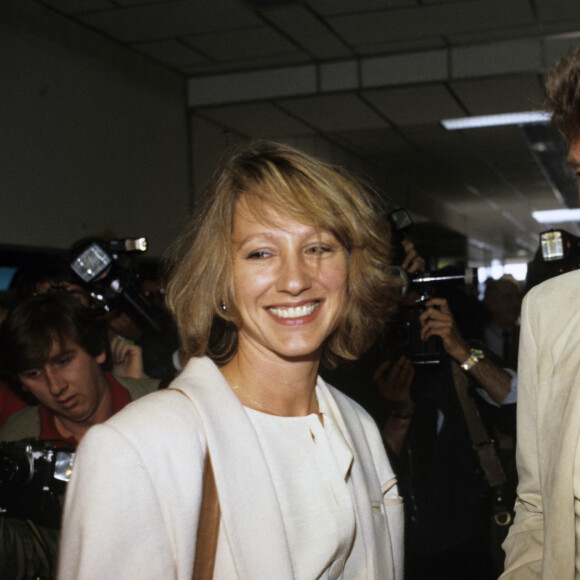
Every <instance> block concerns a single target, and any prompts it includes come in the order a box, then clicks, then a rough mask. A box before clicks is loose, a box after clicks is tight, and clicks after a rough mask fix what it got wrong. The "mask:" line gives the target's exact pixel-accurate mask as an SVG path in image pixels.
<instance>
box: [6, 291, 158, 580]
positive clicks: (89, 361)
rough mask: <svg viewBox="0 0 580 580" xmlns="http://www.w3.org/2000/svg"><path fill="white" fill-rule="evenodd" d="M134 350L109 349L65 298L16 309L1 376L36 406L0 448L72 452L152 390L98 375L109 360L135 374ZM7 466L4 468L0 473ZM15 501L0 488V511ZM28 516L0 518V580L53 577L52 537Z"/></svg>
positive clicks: (99, 325)
mask: <svg viewBox="0 0 580 580" xmlns="http://www.w3.org/2000/svg"><path fill="white" fill-rule="evenodd" d="M135 348H136V347H134V346H132V345H130V344H129V343H127V342H126V341H120V340H116V341H114V342H113V343H109V341H108V340H107V334H106V327H105V325H104V323H103V322H102V321H101V320H99V319H97V318H96V317H95V312H94V311H91V310H90V309H88V308H86V307H84V306H82V304H81V303H80V302H79V301H78V300H77V299H76V298H75V297H74V296H71V295H70V294H68V293H67V292H53V293H49V294H43V295H39V296H33V297H30V298H28V299H26V300H24V301H23V302H21V303H20V304H19V305H18V306H16V307H15V308H14V309H12V310H11V311H10V313H9V315H8V316H7V318H6V320H5V321H4V322H3V324H2V326H0V371H1V374H2V377H3V379H4V380H5V381H6V382H8V383H9V384H10V385H11V386H12V387H13V388H14V389H20V390H21V391H22V393H23V394H24V395H26V396H28V397H29V398H30V397H31V398H32V399H33V400H34V401H35V402H37V403H38V404H37V405H31V406H28V407H26V408H25V409H22V410H21V411H18V412H16V413H14V414H13V415H12V416H10V417H9V418H8V419H7V421H6V422H5V423H4V425H2V426H1V427H0V441H3V442H15V441H20V440H23V439H29V438H35V439H36V438H38V439H40V440H43V441H48V442H50V444H51V445H55V446H59V445H65V446H66V447H67V448H69V449H74V448H75V447H76V445H77V444H78V443H79V441H80V440H81V438H82V437H83V435H84V434H85V433H86V432H87V430H88V429H89V428H90V427H91V426H93V425H96V424H98V423H102V422H104V421H106V420H107V419H108V418H109V417H111V416H112V415H113V414H115V413H116V412H117V411H120V410H121V409H122V408H123V407H125V406H126V405H127V404H128V403H130V402H131V401H132V400H134V399H137V398H139V397H141V396H143V395H145V394H147V393H150V392H152V391H155V390H156V389H157V388H158V385H159V381H157V380H153V379H149V378H146V377H144V376H143V377H142V378H126V377H121V376H119V375H115V374H113V373H111V372H108V371H106V370H105V368H106V367H105V365H106V363H107V361H108V359H109V358H112V364H110V365H109V366H111V368H112V370H113V371H115V370H117V371H120V372H121V373H122V374H125V375H127V374H129V375H133V376H135V375H137V376H138V375H139V374H142V372H139V369H140V368H141V369H142V367H139V364H137V365H135V364H134V362H135V359H139V352H138V351H136V350H135ZM115 362H116V364H115ZM138 362H139V361H137V363H138ZM135 367H136V368H135ZM4 451H5V449H3V450H2V452H4ZM113 451H114V450H113ZM10 465H11V464H10V463H9V462H7V463H6V462H5V463H4V464H3V466H4V470H6V469H8V468H9V466H10ZM2 477H3V478H8V479H9V478H10V474H8V473H4V472H3V474H2ZM14 493H15V492H11V491H10V489H9V488H7V487H3V486H2V485H0V500H1V501H0V503H1V502H6V504H10V503H11V501H13V499H14ZM11 494H12V495H11ZM0 507H4V505H1V506H0ZM57 513H58V512H57ZM34 515H35V514H32V516H31V517H30V519H29V518H28V516H26V519H25V518H24V516H23V517H22V518H16V517H6V516H0V577H1V578H28V577H30V578H36V577H42V578H44V577H46V578H51V577H53V573H54V570H55V561H56V552H57V543H58V538H59V530H58V529H56V528H54V527H50V526H48V527H47V526H46V525H44V520H41V521H42V525H39V524H38V522H35V521H34V520H35V517H34ZM30 520H32V521H30Z"/></svg>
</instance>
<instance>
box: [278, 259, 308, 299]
mask: <svg viewBox="0 0 580 580" xmlns="http://www.w3.org/2000/svg"><path fill="white" fill-rule="evenodd" d="M311 285H312V276H311V272H310V265H309V264H307V263H306V260H305V259H304V257H303V256H302V255H300V254H291V255H287V256H284V257H283V259H282V260H281V262H280V272H279V274H278V290H279V291H281V292H287V293H289V294H292V295H293V296H295V295H297V294H300V293H301V292H303V291H304V290H307V289H308V288H310V287H311Z"/></svg>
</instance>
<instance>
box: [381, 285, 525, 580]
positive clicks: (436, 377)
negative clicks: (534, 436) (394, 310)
mask: <svg viewBox="0 0 580 580" xmlns="http://www.w3.org/2000/svg"><path fill="white" fill-rule="evenodd" d="M440 290H441V291H440V292H439V296H435V297H431V298H429V299H428V300H426V301H425V302H424V303H423V304H422V306H420V307H419V306H415V305H413V306H410V308H411V309H418V312H420V314H418V315H417V318H416V320H417V321H418V326H419V329H420V330H419V337H420V340H421V341H423V342H424V343H427V341H433V337H438V340H439V341H440V342H439V344H440V345H441V347H442V352H441V356H440V357H439V359H438V360H436V361H425V360H422V361H420V362H422V363H423V364H417V359H416V358H415V356H414V355H415V354H416V353H414V352H407V351H406V350H405V349H404V348H403V349H396V348H392V345H391V344H390V343H389V339H390V338H391V336H390V333H391V332H392V330H391V331H390V329H389V328H387V329H386V331H385V338H384V342H383V344H381V345H378V347H377V349H376V352H375V354H374V359H375V361H378V362H377V364H376V365H375V371H374V373H373V381H374V384H375V387H376V389H377V390H378V392H379V393H380V394H381V395H382V397H383V401H384V403H383V404H384V406H383V419H382V422H381V425H382V434H383V438H384V441H385V444H386V446H387V450H388V452H389V455H390V457H391V460H392V462H393V464H394V466H395V468H396V471H397V475H398V477H399V481H400V484H401V492H402V495H403V497H404V498H405V514H406V526H407V527H406V536H407V543H406V562H407V564H406V574H407V576H406V577H407V578H408V579H409V580H422V579H424V578H430V579H432V578H445V579H446V580H450V579H457V580H463V579H465V578H470V579H481V580H484V579H489V580H491V579H493V578H496V577H497V573H498V572H499V570H500V569H501V565H502V562H501V554H500V553H499V540H495V541H494V540H493V539H492V538H490V536H489V521H490V519H491V515H492V509H493V504H492V500H493V499H494V496H493V494H492V490H491V489H490V486H489V485H488V481H487V480H486V477H484V470H483V469H482V465H481V463H480V460H479V457H478V455H477V454H476V452H475V451H474V449H473V447H474V444H473V441H472V437H471V435H470V430H469V426H468V423H469V422H471V421H472V417H471V416H469V417H468V416H466V414H465V410H464V407H463V405H462V403H461V402H460V398H459V395H458V391H457V388H456V379H455V378H454V371H453V370H452V365H451V361H454V363H453V364H455V365H456V370H455V372H456V373H460V374H464V379H467V381H468V382H469V387H468V389H467V388H466V390H465V392H466V393H468V394H469V397H470V399H471V400H472V401H473V400H475V402H476V404H477V407H478V411H480V413H481V415H482V416H484V417H486V418H487V417H489V416H492V415H493V413H491V414H490V413H488V412H487V411H488V410H489V409H491V408H492V407H493V408H494V409H497V408H499V406H500V405H509V404H510V403H514V402H515V390H513V391H512V386H515V382H514V381H513V377H512V375H511V374H510V373H509V372H507V371H506V370H504V369H503V368H501V367H500V366H499V361H498V363H497V364H496V362H494V361H493V360H492V359H493V354H492V353H491V352H489V351H486V349H485V348H484V347H483V343H482V342H481V338H482V337H483V326H484V325H483V317H482V314H481V305H480V304H479V303H478V301H477V300H476V299H475V298H473V299H471V298H470V297H469V296H467V295H466V294H465V293H463V292H462V291H461V290H460V289H456V290H455V292H451V291H449V290H448V289H440ZM444 295H445V296H446V297H443V296H444ZM415 298H416V296H415V297H413V296H408V297H407V301H408V302H410V303H411V304H413V301H414V299H415ZM452 308H453V309H454V310H455V312H456V314H457V316H459V318H458V319H457V320H459V321H460V323H461V324H460V326H461V328H462V330H461V331H460V329H459V325H458V323H457V322H456V317H455V316H454V315H453V313H452ZM414 320H415V319H414ZM476 339H479V340H476ZM473 346H477V347H478V348H476V349H473V348H472V347H473ZM484 351H485V353H484ZM381 352H382V353H383V358H382V359H381V358H380V353H381ZM412 361H413V362H412ZM457 364H460V365H462V368H463V369H464V370H459V367H458V366H457ZM476 393H477V394H476ZM486 427H489V425H486ZM486 475H487V474H486ZM494 560H495V561H494Z"/></svg>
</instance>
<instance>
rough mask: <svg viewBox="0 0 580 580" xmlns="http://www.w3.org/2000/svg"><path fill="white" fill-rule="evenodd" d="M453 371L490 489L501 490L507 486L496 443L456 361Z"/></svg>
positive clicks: (462, 405) (458, 396) (458, 393)
mask: <svg viewBox="0 0 580 580" xmlns="http://www.w3.org/2000/svg"><path fill="white" fill-rule="evenodd" d="M451 371H452V373H453V381H454V383H455V390H456V391H457V398H458V399H459V404H460V405H461V408H462V410H463V414H464V416H465V421H466V423H467V429H468V430H469V436H470V438H471V443H472V445H473V448H474V449H475V451H476V452H477V455H478V457H479V462H480V465H481V468H482V469H483V472H484V473H485V476H486V478H487V482H488V483H489V485H490V487H491V488H492V489H493V488H501V487H502V486H503V485H504V484H505V479H506V478H505V473H504V471H503V468H502V465H501V463H500V460H499V458H498V456H497V453H496V451H495V447H494V442H493V441H492V440H491V439H490V438H489V435H488V433H487V430H486V429H485V426H484V424H483V421H482V420H481V416H480V415H479V410H478V409H477V405H476V404H475V401H474V400H473V399H472V398H471V397H470V395H469V393H468V381H467V375H466V374H465V373H464V372H463V371H462V370H461V368H460V367H459V365H458V364H457V363H456V362H455V361H451Z"/></svg>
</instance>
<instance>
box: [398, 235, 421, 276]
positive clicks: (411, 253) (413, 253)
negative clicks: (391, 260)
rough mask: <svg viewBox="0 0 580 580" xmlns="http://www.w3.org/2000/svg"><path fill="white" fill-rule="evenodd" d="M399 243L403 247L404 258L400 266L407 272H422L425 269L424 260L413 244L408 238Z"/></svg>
mask: <svg viewBox="0 0 580 580" xmlns="http://www.w3.org/2000/svg"><path fill="white" fill-rule="evenodd" d="M401 243H402V244H403V248H404V249H405V258H404V260H403V263H402V264H401V268H403V270H405V271H406V272H407V273H408V274H414V273H415V272H422V271H423V270H424V269H425V260H424V259H423V258H421V256H419V254H418V253H417V250H416V249H415V246H414V245H413V244H412V243H411V242H409V240H403V241H402V242H401Z"/></svg>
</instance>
